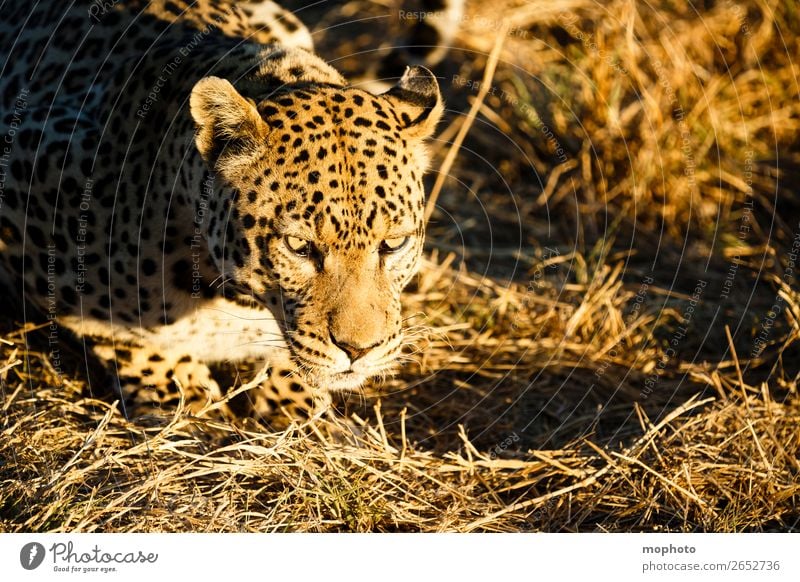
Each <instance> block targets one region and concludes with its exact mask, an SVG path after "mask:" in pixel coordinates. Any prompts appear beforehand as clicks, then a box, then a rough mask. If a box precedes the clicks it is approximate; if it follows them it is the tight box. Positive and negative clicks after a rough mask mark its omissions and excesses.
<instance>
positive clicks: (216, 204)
mask: <svg viewBox="0 0 800 582" xmlns="http://www.w3.org/2000/svg"><path fill="white" fill-rule="evenodd" d="M191 111H192V116H193V118H194V121H195V123H196V126H197V138H196V145H197V148H198V150H199V151H200V153H201V155H202V156H203V158H204V159H205V161H206V163H207V164H208V165H209V166H210V169H211V170H212V171H214V172H215V173H216V179H217V183H218V189H217V190H216V192H217V194H216V196H217V198H218V199H217V200H212V201H211V204H210V208H211V210H212V212H211V219H210V220H209V221H208V222H207V225H206V231H205V235H206V238H207V240H208V245H209V250H210V252H211V255H212V256H213V258H214V261H215V263H216V265H217V267H218V269H219V271H220V273H221V276H222V278H223V280H224V281H226V282H227V283H228V284H230V285H232V286H234V287H235V288H236V289H237V290H239V291H240V292H242V293H246V294H248V295H251V296H252V297H254V298H256V299H257V300H258V301H259V302H261V303H262V304H264V305H265V306H266V307H268V308H269V309H271V310H272V312H273V314H274V315H275V317H276V319H277V320H278V321H280V322H281V323H282V329H283V333H284V338H283V339H284V341H285V343H286V345H287V348H288V350H289V351H290V353H291V356H292V358H293V360H294V361H295V363H296V364H297V366H298V368H299V369H300V370H302V371H303V372H304V373H305V374H306V376H307V378H308V379H309V380H310V381H312V382H313V383H314V384H315V385H317V386H319V387H320V388H326V389H328V390H340V389H353V388H356V387H358V386H360V385H361V384H362V383H363V381H364V380H365V379H367V378H369V377H371V376H375V375H380V374H383V373H385V372H386V371H387V370H388V369H389V368H390V367H392V364H393V362H394V360H395V359H396V357H397V355H398V353H399V351H400V349H401V347H402V344H403V329H402V317H401V307H400V295H401V291H402V289H403V288H404V287H405V286H406V285H407V284H408V282H409V281H410V279H411V278H412V276H413V275H414V273H415V272H416V270H417V267H418V264H419V259H420V256H421V253H422V245H423V239H424V233H425V224H424V218H423V215H424V206H425V204H424V201H425V196H424V189H423V184H422V176H423V174H424V172H425V169H426V166H427V164H428V155H427V153H426V150H425V145H424V140H425V139H426V138H428V137H429V136H430V135H431V134H432V132H433V130H434V128H435V125H436V123H437V121H438V120H439V117H440V116H441V112H442V103H441V98H440V94H439V90H438V85H437V83H436V80H435V78H434V77H433V75H432V74H431V73H430V72H429V71H427V70H426V69H424V68H422V67H414V68H410V69H409V70H408V71H407V72H406V74H405V76H404V77H403V78H402V79H401V80H400V82H399V83H398V84H397V85H396V86H395V87H393V88H392V89H390V90H389V91H388V92H386V93H384V94H382V95H377V96H376V95H372V94H370V93H367V92H365V91H362V90H359V89H356V88H342V87H328V86H324V85H318V86H314V85H308V86H295V87H287V88H286V89H285V90H283V91H281V92H280V93H279V94H277V95H276V94H272V95H270V96H269V98H265V99H246V98H244V97H243V96H242V95H240V94H239V93H238V92H237V91H236V89H234V88H233V86H232V85H231V84H230V83H228V82H227V81H224V80H222V79H218V78H215V77H208V78H205V79H203V80H201V81H200V82H198V83H197V85H196V86H195V88H194V90H193V92H192V97H191Z"/></svg>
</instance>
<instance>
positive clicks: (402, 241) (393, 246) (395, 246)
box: [378, 236, 411, 255]
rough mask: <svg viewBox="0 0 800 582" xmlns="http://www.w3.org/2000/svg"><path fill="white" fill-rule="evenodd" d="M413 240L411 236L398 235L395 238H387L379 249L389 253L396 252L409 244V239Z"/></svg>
mask: <svg viewBox="0 0 800 582" xmlns="http://www.w3.org/2000/svg"><path fill="white" fill-rule="evenodd" d="M409 240H411V237H410V236H398V237H395V238H387V239H386V240H384V241H383V242H382V243H381V246H380V248H379V249H378V250H380V252H381V253H383V254H386V255H389V254H392V253H396V252H397V251H399V250H400V249H402V248H403V247H405V246H406V245H407V244H408V241H409Z"/></svg>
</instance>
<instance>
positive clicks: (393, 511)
mask: <svg viewBox="0 0 800 582" xmlns="http://www.w3.org/2000/svg"><path fill="white" fill-rule="evenodd" d="M362 4H363V2H362ZM353 6H356V7H358V2H350V3H347V4H344V5H340V6H339V7H337V8H334V9H331V10H330V12H331V14H332V16H330V18H331V19H335V17H336V14H337V11H339V13H340V15H341V18H347V17H348V16H347V15H348V14H349V15H352V14H353V12H352V9H353ZM348 7H349V8H348ZM376 7H377V8H376ZM369 8H370V10H373V11H374V10H379V9H381V8H380V5H379V4H377V3H375V4H370V5H369ZM383 10H386V9H385V8H384V9H383ZM698 10H700V9H698ZM498 14H504V15H506V16H507V18H508V23H507V24H508V26H509V33H508V37H507V38H505V42H504V45H503V50H502V53H501V55H500V60H499V64H498V66H497V70H496V72H495V74H494V76H493V81H492V85H493V87H494V90H490V91H488V92H485V94H484V95H479V91H480V89H479V88H477V87H475V85H474V84H471V83H467V82H465V81H464V80H468V81H475V82H476V83H477V82H479V81H481V79H482V77H483V74H484V67H485V65H486V62H487V57H488V53H489V52H490V51H491V49H492V47H493V46H495V45H496V42H497V29H498V27H497V26H494V25H493V24H492V23H493V22H494V21H495V20H496V18H497V15H498ZM698 14H699V15H698ZM698 14H695V13H694V12H693V11H692V10H690V9H689V8H687V7H684V6H683V4H682V3H675V4H674V5H673V4H671V3H663V4H662V5H661V6H660V7H658V8H657V9H656V8H648V7H647V6H646V5H643V4H640V3H633V2H627V1H613V2H610V3H607V4H599V3H590V2H583V1H581V0H574V1H569V2H567V1H557V2H547V3H543V2H519V1H516V0H506V1H505V2H503V7H502V9H500V8H498V5H497V4H486V5H485V6H482V5H480V4H478V3H474V4H473V5H470V6H469V10H468V18H467V19H465V21H464V23H463V25H464V28H463V30H462V32H461V34H460V35H459V39H458V46H457V47H456V49H455V50H454V51H453V53H452V55H451V58H450V60H449V63H448V64H447V65H445V66H443V67H442V70H443V71H444V72H443V73H441V74H442V75H444V76H445V80H444V82H443V83H442V85H443V89H444V91H445V93H446V95H447V99H448V106H449V108H450V110H451V114H450V117H449V118H448V121H447V123H446V124H443V128H442V135H443V136H444V137H445V138H448V136H449V139H453V138H454V137H455V136H456V135H457V134H458V132H459V129H460V128H461V124H462V123H464V120H465V116H464V114H465V112H466V111H467V110H469V109H470V106H471V104H472V103H475V102H476V101H475V100H476V99H478V97H479V96H480V97H485V99H483V102H478V105H477V106H476V110H477V112H478V114H477V117H476V118H475V119H474V121H471V122H470V123H472V126H471V127H470V131H469V134H468V135H467V138H466V139H465V140H464V143H463V146H462V149H461V152H460V154H459V157H458V159H457V160H456V162H455V164H454V166H453V169H452V171H451V172H450V174H451V177H450V178H449V179H448V180H447V181H446V182H445V184H444V188H443V189H442V192H441V196H440V198H439V206H440V209H439V210H438V211H436V212H434V214H433V217H432V222H431V224H430V227H429V245H428V246H429V252H428V257H427V259H426V263H425V266H424V268H423V270H422V272H421V274H420V276H419V277H418V279H417V281H416V282H415V283H414V285H413V288H412V289H410V290H409V292H408V293H407V296H406V311H407V314H408V316H409V318H410V319H409V321H410V323H412V324H415V325H417V326H418V327H417V328H416V331H415V333H414V350H412V352H413V353H411V354H410V355H409V357H408V360H409V361H408V362H407V363H406V364H405V365H404V367H403V369H402V371H401V373H400V374H399V375H398V376H397V377H395V378H392V379H390V380H388V381H386V382H385V383H384V384H383V385H381V386H379V387H377V388H376V389H374V390H372V391H371V392H370V393H369V394H367V398H366V400H363V399H361V398H360V397H359V396H354V397H353V398H351V399H350V401H348V402H342V403H340V406H341V410H342V413H343V416H345V417H346V418H348V419H349V423H350V425H349V426H347V425H344V424H343V423H337V422H335V421H322V420H318V421H315V422H312V423H307V424H293V425H291V426H290V427H289V428H288V429H287V430H284V431H270V430H267V429H266V428H265V427H263V426H260V425H257V424H256V423H254V422H252V421H249V420H247V419H242V420H240V421H237V422H223V421H221V420H208V419H198V418H192V417H189V416H188V415H187V414H186V413H185V412H183V411H181V410H179V411H176V412H175V414H174V416H172V417H171V418H167V419H165V420H164V422H162V423H160V424H158V425H157V426H141V425H135V424H131V423H129V422H127V421H126V420H125V419H124V418H123V417H122V416H121V414H120V413H119V411H118V410H117V409H116V408H115V407H114V406H113V405H112V404H111V402H110V400H108V399H104V400H100V399H95V398H92V397H91V396H90V392H89V390H88V389H87V379H86V377H85V375H83V374H78V373H71V374H68V375H67V376H65V377H64V378H63V379H62V380H63V382H62V381H59V378H58V377H57V375H56V374H55V371H54V370H53V368H52V365H51V363H50V362H49V361H48V358H47V355H46V354H44V353H42V352H43V351H44V350H46V347H45V346H46V341H45V340H43V338H42V335H41V334H42V332H41V331H36V330H34V329H33V327H35V326H33V325H30V324H28V325H23V324H24V322H19V321H18V320H16V319H15V318H14V316H13V312H12V311H10V310H9V312H8V313H7V314H6V315H5V316H4V318H3V319H2V320H1V323H2V328H0V329H2V332H3V333H2V337H4V338H5V341H4V342H0V382H1V383H2V384H1V387H2V393H1V394H0V398H2V400H0V409H2V412H0V530H2V531H259V532H272V531H631V530H634V531H654V530H658V531H787V530H792V531H796V530H798V528H800V511H798V507H799V506H800V478H799V477H798V475H800V461H799V460H798V451H800V396H798V389H797V383H798V377H800V349H798V348H799V347H800V346H798V338H800V295H799V294H798V282H797V278H796V274H794V272H793V271H791V270H790V269H796V266H795V263H794V261H795V260H796V259H793V258H792V248H793V247H792V244H793V240H795V236H796V235H797V234H798V233H800V205H799V204H798V197H797V191H798V187H799V186H800V173H798V171H797V168H800V164H798V161H799V160H798V153H800V142H798V140H797V135H798V124H799V123H800V99H798V96H799V95H800V89H799V88H798V87H799V86H798V71H797V67H796V65H795V64H794V63H793V62H792V60H791V58H790V57H791V56H794V55H797V54H800V51H798V48H800V40H798V38H799V37H798V35H797V33H795V32H792V31H798V30H800V11H799V10H798V6H797V4H795V3H785V2H781V3H777V2H752V3H747V4H739V3H736V4H734V3H725V2H717V3H714V6H712V7H711V8H706V9H702V10H700V11H699V13H698ZM336 30H337V29H332V32H331V33H329V35H332V34H335V32H336ZM329 41H330V36H329V37H325V38H321V39H320V46H321V47H323V49H321V50H326V49H325V47H329V48H328V49H327V50H328V51H329V52H327V53H324V54H325V56H326V57H328V58H331V59H333V58H337V57H338V56H341V55H338V54H337V53H336V52H335V50H334V49H333V48H330V46H329V45H330V44H331V43H330V42H329ZM343 50H344V49H343ZM601 51H603V52H601ZM343 68H347V67H346V66H343ZM684 144H686V148H684ZM449 145H450V144H449V142H448V141H446V140H445V141H442V142H440V143H439V144H437V145H435V150H436V153H437V160H438V161H437V164H436V165H435V167H438V165H439V164H440V163H441V162H442V160H443V159H444V157H445V155H446V153H447V151H448V148H449ZM745 227H746V228H745ZM700 282H702V283H703V284H702V285H701V284H700ZM693 295H694V297H693ZM775 305H779V309H777V310H776V309H775V308H774V307H773V306H775ZM762 340H763V347H759V346H762V343H761V341H762ZM82 365H83V364H82V358H81V357H80V354H77V356H76V357H75V358H74V360H72V368H73V371H75V370H79V369H81V367H82ZM353 427H356V428H355V429H353Z"/></svg>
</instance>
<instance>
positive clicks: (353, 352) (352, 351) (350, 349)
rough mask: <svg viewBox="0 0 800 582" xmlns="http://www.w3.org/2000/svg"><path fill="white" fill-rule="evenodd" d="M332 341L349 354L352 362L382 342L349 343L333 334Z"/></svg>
mask: <svg viewBox="0 0 800 582" xmlns="http://www.w3.org/2000/svg"><path fill="white" fill-rule="evenodd" d="M331 342H332V343H333V345H335V346H336V347H337V348H339V349H340V350H342V351H343V352H344V353H345V354H347V356H348V357H349V358H350V361H351V362H355V361H356V360H357V359H359V358H361V357H363V356H364V355H365V354H366V353H367V352H369V351H370V350H371V349H372V348H375V347H378V346H379V345H380V342H377V343H374V344H372V345H370V346H360V345H355V344H353V343H349V342H346V341H340V340H338V339H336V337H335V336H334V335H333V334H331Z"/></svg>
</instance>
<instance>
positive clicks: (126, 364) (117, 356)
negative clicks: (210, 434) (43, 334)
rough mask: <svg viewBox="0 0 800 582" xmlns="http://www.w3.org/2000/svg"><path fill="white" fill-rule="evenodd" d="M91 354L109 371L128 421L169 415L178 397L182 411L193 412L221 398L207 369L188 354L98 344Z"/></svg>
mask: <svg viewBox="0 0 800 582" xmlns="http://www.w3.org/2000/svg"><path fill="white" fill-rule="evenodd" d="M94 352H95V354H96V355H97V356H98V357H99V358H100V359H101V360H103V362H105V364H106V366H107V368H108V369H109V371H110V372H111V375H112V377H113V378H114V381H115V382H114V383H115V389H116V391H117V392H118V393H119V394H120V396H121V397H122V402H123V409H124V411H125V414H126V415H127V416H128V417H129V418H133V417H137V416H142V415H144V414H153V413H160V414H170V413H172V412H174V411H175V409H176V408H177V407H178V405H179V403H180V399H181V396H183V398H184V405H185V407H186V409H187V410H188V411H189V412H191V413H197V412H199V411H201V410H202V409H203V408H204V407H205V406H206V404H207V403H208V402H209V400H210V401H212V402H214V401H218V400H220V399H221V397H222V392H221V390H220V387H219V385H218V384H217V382H216V381H215V380H214V378H213V377H212V375H211V371H210V370H209V368H208V366H206V365H205V364H204V363H202V362H200V361H198V360H197V359H196V358H194V357H193V356H192V355H191V354H185V353H181V352H180V351H177V350H168V351H164V350H160V349H158V348H156V347H153V346H148V345H141V344H127V345H121V344H116V345H111V344H100V345H95V346H94Z"/></svg>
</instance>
